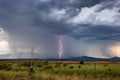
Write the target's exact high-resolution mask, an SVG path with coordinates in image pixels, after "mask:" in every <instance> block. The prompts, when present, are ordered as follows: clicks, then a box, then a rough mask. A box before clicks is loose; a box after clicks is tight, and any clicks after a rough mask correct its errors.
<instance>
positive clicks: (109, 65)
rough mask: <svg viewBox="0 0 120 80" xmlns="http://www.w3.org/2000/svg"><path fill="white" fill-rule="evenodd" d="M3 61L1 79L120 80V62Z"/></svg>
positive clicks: (0, 71) (0, 66)
mask: <svg viewBox="0 0 120 80" xmlns="http://www.w3.org/2000/svg"><path fill="white" fill-rule="evenodd" d="M32 65H33V71H32V69H30V66H31V62H29V61H1V62H0V80H120V62H84V64H80V62H79V61H78V62H77V61H34V62H33V63H32Z"/></svg>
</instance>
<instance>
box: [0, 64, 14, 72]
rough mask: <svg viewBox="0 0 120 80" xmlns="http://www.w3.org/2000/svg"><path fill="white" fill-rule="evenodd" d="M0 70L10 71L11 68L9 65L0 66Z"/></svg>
mask: <svg viewBox="0 0 120 80" xmlns="http://www.w3.org/2000/svg"><path fill="white" fill-rule="evenodd" d="M0 69H1V70H8V71H9V70H11V69H12V66H11V65H9V64H0Z"/></svg>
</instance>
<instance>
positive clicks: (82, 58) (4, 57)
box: [0, 54, 120, 61]
mask: <svg viewBox="0 0 120 80" xmlns="http://www.w3.org/2000/svg"><path fill="white" fill-rule="evenodd" d="M25 56H26V55H25ZM29 57H30V55H28V57H24V56H21V57H20V58H19V57H15V55H14V54H5V55H0V60H30V58H29ZM34 60H48V61H120V57H112V58H95V57H88V56H80V57H70V58H63V59H57V58H50V59H40V58H34Z"/></svg>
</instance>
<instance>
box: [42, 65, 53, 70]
mask: <svg viewBox="0 0 120 80" xmlns="http://www.w3.org/2000/svg"><path fill="white" fill-rule="evenodd" d="M52 68H53V67H52V66H51V65H47V66H45V67H44V69H52Z"/></svg>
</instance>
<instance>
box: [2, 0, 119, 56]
mask: <svg viewBox="0 0 120 80" xmlns="http://www.w3.org/2000/svg"><path fill="white" fill-rule="evenodd" d="M119 4H120V1H119V0H114V1H113V0H0V24H1V25H2V27H3V28H4V29H5V30H7V32H8V33H9V35H10V36H11V38H12V40H13V43H14V41H16V42H20V43H23V44H27V47H28V46H30V44H31V45H34V46H39V45H40V46H42V48H43V51H46V52H43V53H44V54H42V56H46V55H48V53H50V52H51V54H54V55H55V56H57V54H56V52H57V50H56V47H57V45H56V44H57V41H56V35H67V36H69V37H71V38H72V39H77V40H82V39H83V40H88V41H89V40H94V41H97V40H103V41H104V40H113V41H114V40H117V41H119V40H120V38H119V36H120V34H119V32H120V27H119V25H120V23H119V22H120V19H119V17H120V13H119V11H120V8H119ZM31 38H32V39H31ZM48 40H49V41H48ZM52 44H53V47H51V45H52ZM18 46H19V45H18ZM55 50H56V51H55ZM68 50H69V49H68ZM78 52H79V51H78ZM83 52H84V51H83ZM51 54H49V56H51V57H52V55H51ZM81 54H82V53H81ZM66 55H67V54H66Z"/></svg>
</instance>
